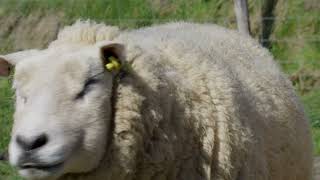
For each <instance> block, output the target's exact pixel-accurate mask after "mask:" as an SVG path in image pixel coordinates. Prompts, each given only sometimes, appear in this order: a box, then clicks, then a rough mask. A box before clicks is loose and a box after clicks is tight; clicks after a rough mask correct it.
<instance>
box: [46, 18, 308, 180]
mask: <svg viewBox="0 0 320 180" xmlns="http://www.w3.org/2000/svg"><path fill="white" fill-rule="evenodd" d="M100 40H110V41H114V42H119V43H122V44H124V45H125V46H126V56H127V57H126V61H128V63H129V64H131V70H130V72H129V73H127V75H126V76H124V77H123V78H121V79H120V80H119V81H117V80H114V81H115V82H117V83H115V84H117V85H116V86H115V87H114V89H113V100H114V102H113V104H112V106H113V108H112V110H113V112H114V113H113V118H112V120H111V121H112V126H111V128H110V133H109V135H111V136H110V137H109V138H108V139H109V140H106V141H108V144H107V147H106V150H107V152H105V155H104V158H103V159H102V160H101V162H100V164H99V165H98V167H97V168H96V169H94V170H93V171H90V172H86V173H78V174H67V175H64V176H62V177H61V180H65V179H77V180H102V179H103V180H186V179H188V180H200V179H203V180H209V179H211V180H294V179H296V180H307V179H310V178H311V169H312V168H311V164H312V146H311V138H310V132H309V126H308V122H307V119H306V118H305V115H304V113H303V110H302V107H301V106H300V104H299V101H298V99H297V97H296V95H295V93H294V90H293V88H292V86H291V85H290V82H289V81H288V80H287V78H286V77H285V76H284V75H283V74H282V73H281V72H280V71H279V68H278V67H277V65H276V64H275V62H274V61H273V58H272V57H271V55H270V54H269V53H268V52H267V51H266V50H265V49H264V48H262V47H260V45H258V43H256V42H254V41H253V40H251V39H250V38H247V37H242V36H240V35H239V34H238V33H237V32H235V31H231V30H227V29H224V28H221V27H218V26H215V25H201V24H191V23H171V24H166V25H161V26H154V27H150V28H144V29H139V30H132V31H123V32H121V31H119V30H118V29H117V28H115V27H106V26H104V25H97V24H94V23H89V22H78V23H76V24H75V25H73V26H70V27H68V28H66V29H64V30H63V31H62V32H60V34H59V36H58V40H56V41H55V42H53V43H52V44H51V45H50V48H49V49H52V51H57V53H59V51H60V50H62V49H63V47H65V46H68V44H87V45H88V44H94V43H96V42H97V41H100ZM93 138H94V137H93ZM97 148H105V147H104V146H102V147H97Z"/></svg>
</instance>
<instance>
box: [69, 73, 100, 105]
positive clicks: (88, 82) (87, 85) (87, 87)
mask: <svg viewBox="0 0 320 180" xmlns="http://www.w3.org/2000/svg"><path fill="white" fill-rule="evenodd" d="M98 82H99V80H98V79H94V78H90V79H88V80H86V82H85V83H84V86H83V89H82V90H81V91H80V92H79V93H78V94H77V95H76V97H75V100H78V99H82V98H83V97H84V96H85V95H86V94H87V93H88V92H89V90H90V87H91V86H92V85H93V84H96V83H98Z"/></svg>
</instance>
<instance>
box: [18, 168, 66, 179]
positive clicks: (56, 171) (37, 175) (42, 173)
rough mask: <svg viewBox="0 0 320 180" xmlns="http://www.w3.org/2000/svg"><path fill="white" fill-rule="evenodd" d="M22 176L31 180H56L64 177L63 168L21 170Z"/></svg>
mask: <svg viewBox="0 0 320 180" xmlns="http://www.w3.org/2000/svg"><path fill="white" fill-rule="evenodd" d="M18 172H19V174H20V176H21V177H23V178H25V179H30V180H55V179H58V177H60V176H61V175H62V172H63V167H62V166H60V167H54V168H51V169H45V170H44V169H34V168H30V169H21V170H19V171H18Z"/></svg>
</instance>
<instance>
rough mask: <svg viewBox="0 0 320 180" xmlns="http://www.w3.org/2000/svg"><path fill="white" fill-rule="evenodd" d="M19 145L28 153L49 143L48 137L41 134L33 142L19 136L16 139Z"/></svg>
mask: <svg viewBox="0 0 320 180" xmlns="http://www.w3.org/2000/svg"><path fill="white" fill-rule="evenodd" d="M16 142H17V144H18V145H19V146H20V147H21V148H22V149H24V150H26V151H31V150H35V149H38V148H40V147H42V146H44V145H45V144H47V142H48V136H47V135H46V134H41V135H39V136H37V137H35V138H33V139H31V140H28V139H26V138H24V137H22V136H19V135H18V136H17V138H16Z"/></svg>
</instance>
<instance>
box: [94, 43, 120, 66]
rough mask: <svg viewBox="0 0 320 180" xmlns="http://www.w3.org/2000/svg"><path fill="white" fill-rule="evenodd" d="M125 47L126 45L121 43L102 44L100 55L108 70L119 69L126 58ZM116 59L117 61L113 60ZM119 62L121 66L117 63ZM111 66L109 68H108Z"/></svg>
mask: <svg viewBox="0 0 320 180" xmlns="http://www.w3.org/2000/svg"><path fill="white" fill-rule="evenodd" d="M124 51H125V48H124V45H122V44H119V43H108V44H106V45H101V46H100V57H101V59H102V62H103V65H104V67H106V69H107V70H109V71H113V70H119V69H118V68H120V67H121V65H122V64H123V62H124V60H125V52H124ZM112 61H116V62H112ZM117 62H118V63H119V67H118V66H117V64H115V63H117ZM108 67H109V68H108Z"/></svg>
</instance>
